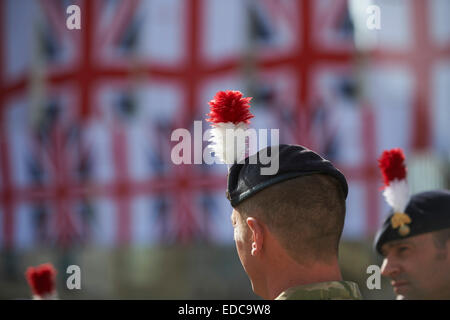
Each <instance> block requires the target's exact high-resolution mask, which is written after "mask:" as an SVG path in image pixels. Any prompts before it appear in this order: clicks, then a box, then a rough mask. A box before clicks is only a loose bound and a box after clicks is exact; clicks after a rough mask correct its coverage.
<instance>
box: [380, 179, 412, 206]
mask: <svg viewBox="0 0 450 320" xmlns="http://www.w3.org/2000/svg"><path fill="white" fill-rule="evenodd" d="M383 196H384V198H385V199H386V202H387V203H388V204H389V205H390V206H391V207H392V208H393V209H394V212H405V209H406V205H407V204H408V201H409V187H408V184H407V183H406V180H398V179H395V180H392V181H390V182H389V186H387V187H386V188H385V189H384V191H383Z"/></svg>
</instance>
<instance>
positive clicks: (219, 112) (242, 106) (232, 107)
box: [206, 90, 253, 124]
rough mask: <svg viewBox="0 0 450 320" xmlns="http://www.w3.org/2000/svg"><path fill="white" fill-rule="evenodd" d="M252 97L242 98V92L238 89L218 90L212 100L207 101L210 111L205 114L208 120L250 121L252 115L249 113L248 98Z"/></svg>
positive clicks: (213, 121) (235, 122) (216, 121)
mask: <svg viewBox="0 0 450 320" xmlns="http://www.w3.org/2000/svg"><path fill="white" fill-rule="evenodd" d="M251 99H252V98H251V97H248V98H242V93H241V92H239V91H232V90H227V91H219V92H217V93H216V95H215V97H214V99H213V100H211V101H210V102H209V105H210V110H211V112H210V113H208V114H207V116H209V117H210V118H209V119H206V121H208V122H212V123H219V122H233V123H234V124H237V123H239V122H244V123H246V124H248V123H250V121H249V120H250V119H251V118H253V115H252V114H251V113H250V111H249V108H250V104H249V102H250V100H251Z"/></svg>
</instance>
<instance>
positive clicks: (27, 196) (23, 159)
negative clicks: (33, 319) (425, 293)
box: [0, 0, 450, 299]
mask: <svg viewBox="0 0 450 320" xmlns="http://www.w3.org/2000/svg"><path fill="white" fill-rule="evenodd" d="M71 4H76V5H78V6H79V7H80V9H81V30H76V29H75V30H69V29H68V28H67V26H66V20H67V18H68V17H69V14H67V13H66V9H67V7H68V6H69V5H71ZM371 5H376V6H377V8H379V9H380V10H379V14H380V16H379V25H378V26H377V21H376V17H375V16H374V14H376V12H375V11H376V10H375V11H373V10H372V9H373V7H370V6H371ZM371 8H372V9H371ZM449 12H450V1H448V0H428V1H426V0H374V1H370V0H356V1H351V0H349V1H346V0H320V1H319V0H314V1H308V0H298V1H297V0H285V1H282V0H253V1H252V0H227V1H223V0H127V1H121V0H96V1H88V0H85V1H49V0H43V1H38V0H36V1H32V0H0V247H1V252H0V298H3V299H24V298H30V297H31V293H30V290H29V288H28V287H27V283H26V281H25V277H24V272H25V270H26V268H27V267H28V266H30V265H38V264H41V263H45V262H51V263H53V264H54V265H55V267H56V268H57V269H58V281H59V283H58V290H59V295H60V297H62V298H65V299H258V297H256V296H255V295H254V294H253V293H252V290H251V286H250V282H249V280H248V278H247V276H246V274H245V273H244V271H243V269H242V267H241V265H240V262H239V259H238V256H237V254H236V252H235V247H234V242H233V230H232V226H231V223H230V213H231V206H230V205H229V203H228V201H227V200H226V198H225V187H226V173H227V169H226V166H225V165H206V164H197V165H194V164H192V165H175V164H173V162H172V161H171V157H170V154H171V150H172V148H173V147H174V145H175V144H176V142H172V141H171V140H170V137H171V133H172V131H173V130H175V129H177V128H186V129H188V130H189V131H190V132H191V134H193V132H194V131H193V124H194V121H195V120H197V121H201V120H203V119H204V118H205V114H206V113H207V112H208V111H209V107H208V104H207V102H208V101H209V100H210V99H212V97H213V96H214V94H215V92H216V91H218V90H225V89H234V90H241V91H242V92H243V93H244V95H245V96H252V97H253V103H252V109H251V110H252V112H253V114H254V115H255V118H254V119H253V120H254V121H253V122H252V126H253V127H254V128H268V129H279V130H280V143H298V144H302V145H305V146H307V147H309V148H311V149H314V150H316V151H317V152H319V153H320V154H322V155H323V156H324V157H326V158H328V159H330V160H332V161H333V162H334V163H335V164H336V165H337V167H338V168H340V169H341V170H343V172H344V174H345V175H346V177H347V178H348V181H349V186H350V191H349V197H348V199H347V207H348V210H347V218H346V222H345V229H344V234H343V242H342V245H341V249H340V263H341V267H342V270H343V275H344V277H345V279H346V280H352V281H356V282H358V284H359V285H360V288H361V291H362V293H363V295H364V297H365V298H367V299H392V298H393V297H394V295H393V293H392V289H391V287H390V285H389V282H388V281H386V280H383V282H382V289H381V290H368V289H367V286H366V280H367V278H368V276H369V275H368V274H367V273H366V269H367V267H368V266H369V265H371V264H378V265H380V264H381V258H380V256H378V255H377V254H375V253H374V251H373V250H372V240H373V236H374V234H375V232H376V230H377V228H378V227H379V226H380V225H381V223H382V221H383V219H384V218H385V217H386V215H387V214H388V211H389V210H388V207H387V205H386V204H385V202H384V200H383V198H382V195H381V192H380V188H381V186H382V180H381V177H380V174H379V171H378V168H377V161H376V159H377V158H378V156H379V155H380V154H381V152H382V151H383V150H384V149H388V148H394V147H401V148H403V149H404V151H405V154H406V157H407V164H408V166H409V176H408V178H409V183H410V188H411V192H413V193H415V192H418V191H422V190H427V189H432V188H447V189H448V188H449V187H450V141H449V140H450V23H449V22H448V13H449ZM374 19H375V20H374ZM372 27H375V28H372ZM378 27H379V28H378ZM208 127H209V126H208V124H207V123H206V122H205V121H204V120H203V131H205V130H206V129H207V128H208ZM206 145H207V143H206V142H203V146H202V147H203V148H205V147H206ZM71 264H76V265H78V266H80V268H81V290H68V289H67V288H66V285H65V282H66V279H67V277H68V276H69V275H68V274H66V268H67V266H68V265H71Z"/></svg>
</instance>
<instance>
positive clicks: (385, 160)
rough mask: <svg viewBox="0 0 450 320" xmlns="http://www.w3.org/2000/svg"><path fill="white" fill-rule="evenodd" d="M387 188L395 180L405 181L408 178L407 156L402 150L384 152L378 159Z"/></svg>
mask: <svg viewBox="0 0 450 320" xmlns="http://www.w3.org/2000/svg"><path fill="white" fill-rule="evenodd" d="M378 166H379V167H380V169H381V173H382V175H383V180H384V184H385V186H388V185H389V183H390V182H391V181H392V180H394V179H398V180H403V179H405V177H406V166H405V155H404V154H403V151H402V149H400V148H397V149H392V150H386V151H384V152H383V154H382V155H381V157H380V158H379V159H378Z"/></svg>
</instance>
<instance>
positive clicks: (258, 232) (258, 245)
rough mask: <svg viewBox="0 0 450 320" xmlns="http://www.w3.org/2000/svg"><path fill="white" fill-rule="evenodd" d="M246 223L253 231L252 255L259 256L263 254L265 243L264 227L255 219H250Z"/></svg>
mask: <svg viewBox="0 0 450 320" xmlns="http://www.w3.org/2000/svg"><path fill="white" fill-rule="evenodd" d="M246 222H247V225H248V227H249V229H250V231H251V241H252V250H251V254H252V256H257V255H259V254H260V253H261V250H262V246H263V243H264V232H263V226H262V224H261V223H260V222H259V221H258V219H256V218H253V217H248V218H247V220H246Z"/></svg>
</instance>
